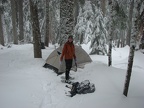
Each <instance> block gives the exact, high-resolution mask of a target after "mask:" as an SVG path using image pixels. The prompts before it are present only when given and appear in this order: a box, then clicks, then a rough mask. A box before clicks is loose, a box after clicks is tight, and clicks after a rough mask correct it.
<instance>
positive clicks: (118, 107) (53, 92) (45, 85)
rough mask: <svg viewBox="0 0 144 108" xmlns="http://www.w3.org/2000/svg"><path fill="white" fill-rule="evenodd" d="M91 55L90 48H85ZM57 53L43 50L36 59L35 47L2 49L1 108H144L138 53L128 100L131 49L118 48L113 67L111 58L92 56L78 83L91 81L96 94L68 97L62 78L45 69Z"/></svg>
mask: <svg viewBox="0 0 144 108" xmlns="http://www.w3.org/2000/svg"><path fill="white" fill-rule="evenodd" d="M82 47H83V48H84V49H85V50H86V51H87V52H88V53H89V49H88V45H83V46H82ZM53 50H54V46H52V45H51V46H50V47H49V48H46V49H44V50H42V58H39V59H38V58H37V59H36V58H35V59H34V57H33V45H32V44H26V45H12V47H11V48H7V47H2V46H0V108H144V102H143V101H144V93H143V91H144V86H143V84H144V67H143V61H144V54H142V53H141V52H140V51H136V52H135V57H134V64H133V65H134V66H133V72H132V76H131V82H130V87H129V92H128V97H125V96H124V95H123V88H124V82H125V76H126V69H127V62H128V55H129V47H128V46H126V47H124V48H114V49H113V51H112V52H113V53H112V60H113V61H112V66H111V67H108V66H107V62H108V61H107V59H108V58H107V56H100V55H91V56H90V57H91V58H92V60H93V62H92V63H90V64H87V65H86V66H85V68H84V69H78V71H77V72H72V71H71V76H74V77H75V81H79V82H81V81H83V80H86V79H88V80H90V82H92V83H94V84H95V87H96V91H95V92H94V93H91V94H83V95H78V94H77V95H76V96H74V97H72V98H71V97H68V96H66V93H67V92H68V91H69V89H68V88H66V87H65V85H66V84H64V83H61V81H60V80H61V79H60V77H61V76H57V75H56V74H55V73H54V72H53V71H52V70H49V69H45V68H43V67H42V66H43V65H44V63H45V60H46V58H47V57H48V55H49V54H50V53H51V52H52V51H53Z"/></svg>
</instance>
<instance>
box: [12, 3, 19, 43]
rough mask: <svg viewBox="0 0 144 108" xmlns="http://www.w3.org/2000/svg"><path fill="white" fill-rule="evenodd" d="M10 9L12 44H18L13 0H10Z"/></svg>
mask: <svg viewBox="0 0 144 108" xmlns="http://www.w3.org/2000/svg"><path fill="white" fill-rule="evenodd" d="M11 10H12V26H13V29H12V31H13V39H14V44H18V36H17V22H16V2H15V0H11Z"/></svg>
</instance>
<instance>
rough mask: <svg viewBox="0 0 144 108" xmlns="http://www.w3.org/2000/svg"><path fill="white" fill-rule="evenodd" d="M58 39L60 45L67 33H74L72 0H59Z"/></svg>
mask: <svg viewBox="0 0 144 108" xmlns="http://www.w3.org/2000/svg"><path fill="white" fill-rule="evenodd" d="M60 27H61V28H60V40H59V43H60V45H62V44H63V43H64V42H65V40H66V39H67V37H68V36H69V35H73V33H74V0H61V2H60Z"/></svg>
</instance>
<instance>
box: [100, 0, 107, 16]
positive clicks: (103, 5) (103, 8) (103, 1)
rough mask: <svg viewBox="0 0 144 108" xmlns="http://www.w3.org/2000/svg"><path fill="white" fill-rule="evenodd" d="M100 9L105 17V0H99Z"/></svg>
mask: <svg viewBox="0 0 144 108" xmlns="http://www.w3.org/2000/svg"><path fill="white" fill-rule="evenodd" d="M101 9H102V12H103V16H104V17H105V13H106V0H101Z"/></svg>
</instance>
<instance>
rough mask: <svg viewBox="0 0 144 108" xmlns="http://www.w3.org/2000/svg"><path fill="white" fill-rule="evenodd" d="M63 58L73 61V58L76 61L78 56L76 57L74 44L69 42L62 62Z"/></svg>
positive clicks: (65, 46) (62, 56)
mask: <svg viewBox="0 0 144 108" xmlns="http://www.w3.org/2000/svg"><path fill="white" fill-rule="evenodd" d="M63 58H65V59H73V58H74V59H76V56H75V47H74V44H73V42H69V41H67V42H66V43H65V44H64V47H63V50H62V55H61V57H60V60H61V61H62V60H63Z"/></svg>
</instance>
